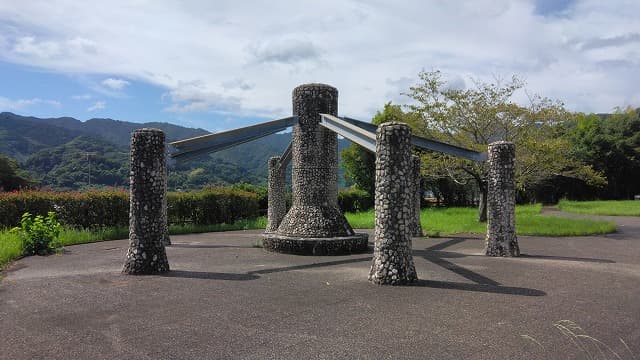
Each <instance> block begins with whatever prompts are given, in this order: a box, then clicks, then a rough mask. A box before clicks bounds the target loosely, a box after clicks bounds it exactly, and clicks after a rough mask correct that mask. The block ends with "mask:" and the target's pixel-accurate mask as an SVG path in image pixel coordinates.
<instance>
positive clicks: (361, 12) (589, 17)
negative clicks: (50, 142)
mask: <svg viewBox="0 0 640 360" xmlns="http://www.w3.org/2000/svg"><path fill="white" fill-rule="evenodd" d="M638 14H640V1H638V0H610V1H603V0H530V1H525V0H522V1H518V0H511V1H506V0H505V1H500V0H487V1H484V0H469V1H463V0H460V1H446V0H428V1H427V0H423V1H421V0H415V1H411V0H407V1H403V0H398V1H383V0H371V1H364V0H324V1H305V0H298V1H294V0H286V1H285V0H282V1H279V0H272V1H238V0H235V1H223V0H216V1H208V0H202V1H198V0H193V1H160V0H128V1H116V0H110V1H78V0H69V1H64V0H59V1H58V0H45V1H38V0H29V1H14V0H0V84H1V85H0V111H12V112H15V113H18V114H23V115H32V116H39V117H58V116H73V117H76V118H78V119H81V120H86V119H89V118H93V117H109V118H114V119H121V120H128V121H135V122H146V121H166V122H171V123H177V124H181V125H185V126H192V127H202V128H205V129H207V130H211V131H219V130H223V129H230V128H235V127H239V126H244V125H248V124H251V123H255V122H258V121H260V120H265V119H272V118H279V117H284V116H288V115H289V114H290V113H291V103H290V102H291V100H290V96H291V90H292V89H293V88H294V87H295V86H297V85H299V84H302V83H308V82H323V83H328V84H331V85H333V86H335V87H337V88H338V89H339V91H340V103H339V107H340V110H339V112H340V114H343V115H348V116H352V117H356V118H360V119H362V120H369V119H370V118H371V116H372V115H373V114H374V113H375V112H376V111H377V110H379V109H380V108H382V106H383V105H384V103H385V102H388V101H393V102H394V103H400V104H402V103H406V102H407V99H406V97H404V96H402V95H401V93H402V92H404V91H407V90H408V87H409V86H411V85H413V84H415V83H416V81H417V78H418V76H417V75H418V73H419V72H420V71H421V70H423V69H424V70H441V71H442V72H443V74H444V76H445V78H446V79H447V80H448V81H450V82H451V83H452V84H453V85H455V86H459V87H464V86H472V84H473V82H472V81H471V79H472V78H476V79H481V80H484V81H491V80H492V79H495V78H510V77H511V75H514V74H515V75H518V76H519V77H520V78H522V79H524V80H525V81H526V83H527V88H528V91H529V92H532V93H538V94H540V95H543V96H547V97H550V98H553V99H559V100H562V101H564V102H565V104H566V105H567V108H569V109H570V110H575V111H583V112H610V111H612V110H613V108H615V107H617V106H621V107H624V106H628V105H631V106H634V107H638V106H640V21H638V18H637V16H638Z"/></svg>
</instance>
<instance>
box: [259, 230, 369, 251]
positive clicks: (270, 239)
mask: <svg viewBox="0 0 640 360" xmlns="http://www.w3.org/2000/svg"><path fill="white" fill-rule="evenodd" d="M368 238H369V235H367V234H355V235H351V236H344V237H331V238H296V237H289V236H283V235H278V234H268V233H267V234H265V235H264V237H263V240H262V244H263V246H264V248H265V249H268V250H271V251H275V252H279V253H284V254H294V255H312V256H334V255H349V254H357V253H362V252H366V251H367V249H368V248H369V245H368Z"/></svg>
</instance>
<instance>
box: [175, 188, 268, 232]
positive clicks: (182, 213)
mask: <svg viewBox="0 0 640 360" xmlns="http://www.w3.org/2000/svg"><path fill="white" fill-rule="evenodd" d="M167 200H168V207H169V223H171V224H185V223H194V224H199V225H208V224H221V223H225V224H229V223H232V222H234V221H236V220H240V219H250V218H254V217H256V216H258V211H259V209H260V206H259V203H258V195H257V194H255V193H252V192H248V191H243V190H234V189H229V188H207V189H205V190H203V191H199V192H186V193H169V195H168V199H167Z"/></svg>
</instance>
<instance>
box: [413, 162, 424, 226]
mask: <svg viewBox="0 0 640 360" xmlns="http://www.w3.org/2000/svg"><path fill="white" fill-rule="evenodd" d="M411 165H412V175H411V179H412V180H413V181H412V182H411V193H412V194H413V208H412V209H413V213H412V219H413V221H412V222H411V236H417V237H421V236H424V234H423V233H422V225H421V224H420V201H421V200H422V188H421V187H420V157H419V156H416V155H412V156H411Z"/></svg>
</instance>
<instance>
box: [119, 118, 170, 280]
mask: <svg viewBox="0 0 640 360" xmlns="http://www.w3.org/2000/svg"><path fill="white" fill-rule="evenodd" d="M166 181H167V162H166V153H165V136H164V133H163V132H162V130H158V129H140V130H136V131H134V133H133V135H132V136H131V173H130V183H131V184H130V208H129V250H127V258H126V260H125V263H124V269H123V270H122V272H123V273H126V274H156V273H163V272H167V271H169V262H168V261H167V254H166V253H165V248H164V244H163V240H164V239H165V238H166V233H165V232H166V229H167V225H166V221H167V218H166V216H165V210H164V209H165V205H166V196H167V194H166Z"/></svg>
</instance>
